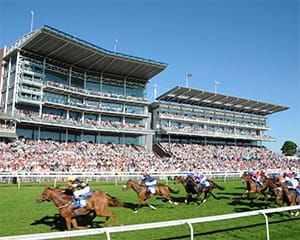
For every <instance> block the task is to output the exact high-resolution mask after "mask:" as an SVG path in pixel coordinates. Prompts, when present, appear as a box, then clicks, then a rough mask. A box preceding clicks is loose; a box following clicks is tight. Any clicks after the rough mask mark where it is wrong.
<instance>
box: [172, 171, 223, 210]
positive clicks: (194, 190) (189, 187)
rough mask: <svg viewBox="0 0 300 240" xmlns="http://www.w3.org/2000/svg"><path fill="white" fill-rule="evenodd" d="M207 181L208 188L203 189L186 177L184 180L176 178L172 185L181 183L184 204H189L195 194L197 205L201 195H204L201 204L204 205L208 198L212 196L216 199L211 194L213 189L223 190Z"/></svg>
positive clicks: (221, 187) (203, 187) (212, 182)
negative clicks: (184, 193) (184, 194)
mask: <svg viewBox="0 0 300 240" xmlns="http://www.w3.org/2000/svg"><path fill="white" fill-rule="evenodd" d="M207 181H208V182H209V186H208V187H205V186H203V185H202V184H200V183H196V182H195V181H194V180H193V179H192V178H191V177H186V178H185V177H177V178H176V179H175V181H174V184H179V183H181V184H182V185H183V186H184V188H185V191H186V193H187V195H186V198H185V200H184V202H185V203H186V204H189V203H190V201H191V199H192V195H193V194H197V196H196V202H197V203H198V202H199V198H200V195H201V193H204V198H203V200H202V202H201V203H205V202H206V201H207V199H208V198H209V197H210V196H212V197H213V198H215V199H218V197H216V196H215V195H214V194H213V192H212V191H213V189H215V188H217V189H220V190H224V189H225V188H224V187H223V186H220V185H218V184H217V183H215V182H214V181H212V180H207Z"/></svg>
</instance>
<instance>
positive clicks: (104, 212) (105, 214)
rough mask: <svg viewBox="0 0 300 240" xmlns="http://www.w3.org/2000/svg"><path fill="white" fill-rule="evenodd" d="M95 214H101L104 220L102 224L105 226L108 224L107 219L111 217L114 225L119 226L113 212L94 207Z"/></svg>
mask: <svg viewBox="0 0 300 240" xmlns="http://www.w3.org/2000/svg"><path fill="white" fill-rule="evenodd" d="M96 214H97V216H102V217H105V221H104V226H105V227H107V226H108V220H109V218H110V217H111V218H112V220H113V221H114V224H115V226H120V224H119V222H118V220H117V218H116V215H115V214H114V213H113V212H109V211H107V210H104V209H96Z"/></svg>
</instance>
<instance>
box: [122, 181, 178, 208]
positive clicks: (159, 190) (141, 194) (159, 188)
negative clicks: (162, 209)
mask: <svg viewBox="0 0 300 240" xmlns="http://www.w3.org/2000/svg"><path fill="white" fill-rule="evenodd" d="M130 188H132V189H133V190H134V191H135V192H136V194H137V196H138V199H139V201H138V205H137V208H136V209H135V211H134V212H135V213H137V212H138V210H139V208H140V207H141V205H142V203H143V202H145V203H146V204H147V205H148V206H149V207H150V208H151V209H153V210H156V208H155V207H154V206H153V205H151V204H150V203H149V202H148V199H147V189H146V185H145V184H139V183H136V182H135V181H133V180H132V179H129V180H128V181H127V182H126V183H125V184H124V185H123V188H122V189H123V190H127V189H130ZM170 192H171V193H175V194H177V193H179V190H178V191H175V190H173V189H172V188H170V187H169V186H168V185H165V184H161V183H157V184H156V192H155V194H150V196H149V197H148V198H150V197H153V196H156V195H160V196H162V197H163V198H165V199H167V200H168V201H169V203H171V204H174V205H177V204H178V203H177V202H174V201H173V200H172V198H171V197H170Z"/></svg>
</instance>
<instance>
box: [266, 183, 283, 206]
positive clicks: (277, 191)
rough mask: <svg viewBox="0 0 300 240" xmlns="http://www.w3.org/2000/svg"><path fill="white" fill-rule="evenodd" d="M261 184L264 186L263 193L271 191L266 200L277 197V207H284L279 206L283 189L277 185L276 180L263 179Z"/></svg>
mask: <svg viewBox="0 0 300 240" xmlns="http://www.w3.org/2000/svg"><path fill="white" fill-rule="evenodd" d="M261 182H262V184H263V186H262V188H261V192H265V191H266V190H269V194H266V200H269V199H270V198H272V197H275V203H276V204H277V205H282V204H279V200H280V199H282V197H283V191H282V188H281V187H280V186H279V185H278V184H276V182H275V179H274V178H273V177H268V178H262V180H261Z"/></svg>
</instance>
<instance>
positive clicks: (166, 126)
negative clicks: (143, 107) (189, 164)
mask: <svg viewBox="0 0 300 240" xmlns="http://www.w3.org/2000/svg"><path fill="white" fill-rule="evenodd" d="M156 100H157V101H156V102H154V103H152V104H151V108H150V109H151V110H150V111H151V112H152V128H153V129H154V131H155V132H156V134H155V138H154V142H156V143H158V142H173V143H174V142H179V143H198V144H222V145H239V146H261V145H262V143H263V142H265V141H276V139H275V138H274V137H271V136H268V135H267V134H266V131H268V130H271V127H270V126H268V124H267V120H268V115H270V114H273V113H276V112H279V111H283V110H286V109H288V108H287V107H284V106H279V105H274V104H269V103H264V102H258V101H254V100H250V99H243V98H239V97H232V96H229V95H224V94H218V93H212V92H207V91H203V90H200V89H191V88H187V87H181V86H177V87H174V88H173V89H171V90H169V91H168V92H166V93H164V94H162V95H161V96H159V97H158V98H157V99H156Z"/></svg>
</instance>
